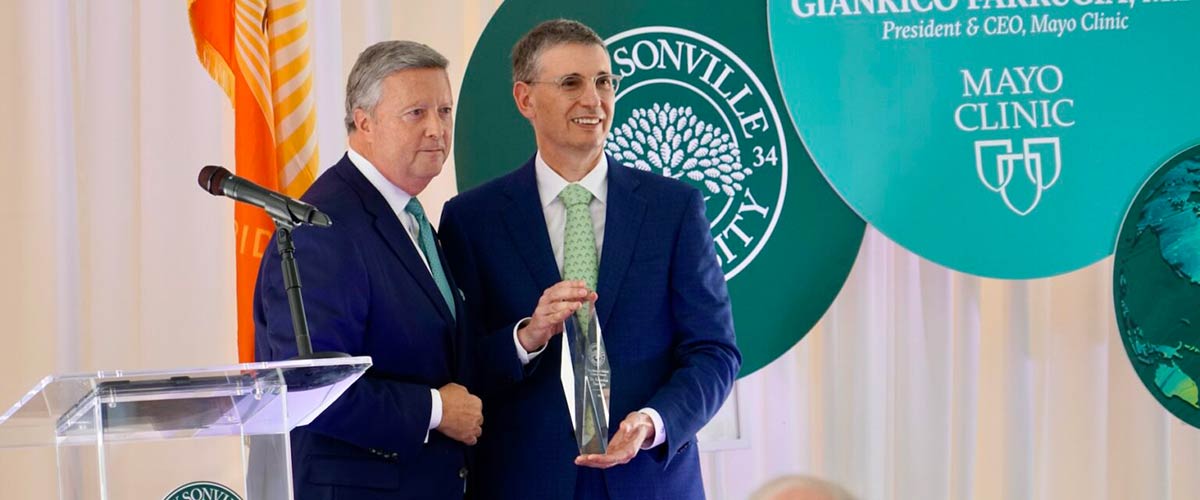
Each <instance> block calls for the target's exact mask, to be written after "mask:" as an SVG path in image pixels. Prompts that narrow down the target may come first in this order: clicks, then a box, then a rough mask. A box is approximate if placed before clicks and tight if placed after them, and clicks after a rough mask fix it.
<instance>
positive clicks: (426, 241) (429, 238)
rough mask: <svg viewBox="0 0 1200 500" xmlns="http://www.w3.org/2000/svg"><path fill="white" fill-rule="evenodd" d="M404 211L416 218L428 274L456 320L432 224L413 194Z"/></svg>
mask: <svg viewBox="0 0 1200 500" xmlns="http://www.w3.org/2000/svg"><path fill="white" fill-rule="evenodd" d="M404 211H405V212H408V213H410V214H412V216H413V217H414V218H416V219H417V241H418V242H419V243H420V244H421V252H423V253H425V261H426V262H428V263H429V274H432V275H433V282H434V283H436V284H437V287H438V291H439V292H442V299H444V300H445V301H446V306H448V307H449V308H450V316H451V317H453V318H454V319H456V320H457V319H458V315H457V314H456V313H455V312H454V296H453V295H451V294H450V282H449V281H446V271H445V270H444V269H443V268H442V259H441V258H439V257H438V249H437V243H435V242H434V241H433V226H430V225H429V219H428V218H426V217H425V209H424V208H422V207H421V202H420V201H417V197H416V196H414V197H412V198H410V199H409V200H408V205H405V206H404Z"/></svg>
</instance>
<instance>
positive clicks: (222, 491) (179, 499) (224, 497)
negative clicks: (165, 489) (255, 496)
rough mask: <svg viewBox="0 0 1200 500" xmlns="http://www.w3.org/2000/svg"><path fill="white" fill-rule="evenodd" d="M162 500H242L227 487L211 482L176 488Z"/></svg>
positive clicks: (197, 482)
mask: <svg viewBox="0 0 1200 500" xmlns="http://www.w3.org/2000/svg"><path fill="white" fill-rule="evenodd" d="M163 500H242V497H241V495H238V494H237V492H236V491H233V490H232V489H230V488H229V487H228V486H225V485H222V484H218V483H214V482H211V481H196V482H193V483H188V484H185V485H183V486H180V487H178V488H176V489H175V491H172V492H170V493H168V494H167V496H166V497H164V498H163Z"/></svg>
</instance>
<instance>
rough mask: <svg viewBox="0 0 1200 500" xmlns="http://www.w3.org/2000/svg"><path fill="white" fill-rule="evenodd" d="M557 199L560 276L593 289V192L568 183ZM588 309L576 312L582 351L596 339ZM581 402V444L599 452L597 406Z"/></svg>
mask: <svg viewBox="0 0 1200 500" xmlns="http://www.w3.org/2000/svg"><path fill="white" fill-rule="evenodd" d="M558 198H559V199H561V200H562V202H563V204H565V205H566V206H567V227H566V230H565V231H563V279H565V280H583V282H584V283H585V284H586V285H587V288H588V290H595V289H596V273H597V266H596V260H597V259H596V233H595V230H594V228H593V227H592V211H591V210H590V209H588V204H589V203H591V201H592V193H590V192H588V190H587V189H586V188H584V187H583V186H580V185H579V184H575V183H571V184H568V185H567V187H565V188H563V190H562V192H561V193H559V194H558ZM589 309H590V308H587V307H580V308H579V310H577V311H576V312H575V317H576V318H578V319H579V336H580V338H581V339H582V344H583V345H581V346H579V348H580V349H581V350H582V352H583V353H588V352H591V351H592V350H593V349H594V348H595V346H594V344H593V343H594V342H595V341H596V339H592V338H589V336H588V321H589V320H590V319H591V318H589V317H588V310H589ZM585 356H586V354H585ZM583 369H584V368H583V367H576V370H575V371H576V377H578V376H579V374H580V373H582V371H583ZM582 403H583V407H582V408H579V411H580V412H582V413H581V415H582V417H583V418H582V419H583V428H582V430H583V432H582V433H581V438H582V442H581V445H583V446H584V447H585V448H586V449H590V450H591V452H593V453H597V452H601V451H600V449H602V448H598V447H600V446H602V444H601V443H597V442H596V441H598V440H600V439H602V437H601V436H599V435H597V434H598V433H597V428H596V419H597V418H599V415H598V408H596V406H595V404H594V402H593V398H590V397H584V398H582ZM581 451H582V450H581ZM601 453H602V452H601Z"/></svg>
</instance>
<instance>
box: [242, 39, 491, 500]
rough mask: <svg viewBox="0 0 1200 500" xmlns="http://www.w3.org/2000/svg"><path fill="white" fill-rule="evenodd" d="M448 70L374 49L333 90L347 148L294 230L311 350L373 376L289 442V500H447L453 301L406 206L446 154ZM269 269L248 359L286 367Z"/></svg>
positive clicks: (431, 57)
mask: <svg viewBox="0 0 1200 500" xmlns="http://www.w3.org/2000/svg"><path fill="white" fill-rule="evenodd" d="M446 64H447V62H446V59H445V58H444V57H442V56H441V55H440V54H438V53H437V52H435V51H434V50H433V49H431V48H429V47H426V46H424V45H421V44H419V43H415V42H399V41H393V42H381V43H378V44H375V45H373V46H371V47H369V48H368V49H367V50H365V51H364V52H363V53H362V54H361V55H360V56H359V58H358V61H357V62H356V63H355V64H354V69H353V70H352V71H351V72H350V78H349V82H348V83H347V85H346V121H345V124H346V128H347V130H348V131H349V146H350V147H349V151H347V152H346V155H345V156H343V157H342V159H341V161H339V162H338V163H337V164H336V165H334V166H333V167H332V168H330V169H329V170H327V171H326V172H325V173H323V174H322V175H321V176H320V177H319V178H318V179H317V180H316V181H315V182H314V183H313V185H312V186H311V187H310V188H309V189H308V191H307V192H306V193H305V194H304V196H303V198H302V199H303V200H305V201H307V202H309V203H311V204H313V205H315V206H317V207H319V208H320V209H321V210H322V211H324V212H325V213H326V214H328V215H329V216H330V218H332V219H333V225H332V226H331V227H329V228H325V229H321V228H310V227H304V228H300V229H298V230H296V232H295V234H294V239H295V245H296V258H297V259H298V261H299V263H300V273H301V276H302V278H303V283H304V294H305V295H304V304H305V307H306V309H307V312H308V320H309V325H310V328H311V335H312V342H313V349H314V350H315V351H340V352H345V353H349V354H352V355H356V356H357V355H362V356H371V357H372V358H373V359H374V364H373V366H372V367H371V368H370V369H369V370H368V371H367V372H366V374H364V376H363V377H362V378H361V379H359V380H358V381H357V382H355V383H354V385H352V386H351V387H350V388H349V389H348V390H347V391H346V392H345V394H344V395H342V397H341V398H340V399H338V400H337V401H336V402H334V403H333V404H332V405H331V406H330V407H329V408H328V409H327V410H326V411H325V412H324V413H323V414H322V415H321V416H320V417H318V418H317V419H315V420H314V421H313V422H312V423H311V424H309V425H308V426H305V427H298V428H296V430H294V431H293V432H292V434H291V446H292V470H293V477H294V486H295V495H296V496H295V497H296V498H297V500H312V499H333V498H354V499H359V500H370V499H381V500H382V499H389V500H395V499H406V498H412V499H426V498H461V497H462V496H463V491H464V481H465V477H466V475H467V470H466V468H465V464H466V459H465V455H466V446H470V445H474V444H475V442H476V440H477V439H478V437H479V436H480V434H481V432H482V431H481V424H482V423H483V416H482V413H481V410H482V409H481V402H480V400H479V398H477V397H475V396H474V395H472V394H470V393H468V391H467V390H466V388H465V387H464V386H463V385H462V384H463V383H464V380H465V379H466V377H467V369H468V368H469V363H467V362H465V360H466V359H467V356H468V354H467V347H468V346H467V345H466V343H465V342H464V335H465V329H464V328H463V327H461V326H460V325H463V324H464V322H465V319H466V318H464V316H465V314H464V312H463V305H462V302H461V298H460V296H459V293H458V292H457V288H456V286H455V283H454V280H453V278H452V277H451V276H450V273H449V270H448V268H447V267H446V266H445V265H444V262H445V256H444V255H443V254H442V253H441V251H440V248H439V247H438V244H437V240H436V237H435V236H436V235H435V234H434V233H433V230H432V228H431V226H430V224H429V221H428V220H427V218H426V216H425V213H424V210H423V208H422V207H421V205H420V202H418V201H417V198H416V196H417V195H418V194H419V193H420V192H421V191H422V190H423V189H425V186H427V185H428V184H429V182H430V181H431V180H433V178H434V176H436V175H438V173H440V172H441V169H442V163H443V162H444V161H445V160H446V156H447V151H449V149H450V133H451V129H452V125H453V124H452V119H453V116H454V115H453V112H452V111H453V109H452V106H453V97H452V96H451V91H450V81H449V79H448V77H447V75H446V69H445V68H446ZM279 262H280V260H279V257H278V255H276V254H275V253H274V252H269V253H267V254H266V256H264V258H263V261H262V265H261V268H260V270H259V277H258V286H257V292H256V296H255V308H254V309H255V310H254V319H255V327H256V331H255V347H256V355H257V357H258V359H259V360H282V359H288V358H290V357H292V356H295V355H296V347H295V340H294V339H293V335H292V322H291V317H290V315H289V309H288V302H287V296H286V294H285V290H284V288H283V279H282V276H281V271H280V266H279Z"/></svg>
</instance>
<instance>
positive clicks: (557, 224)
mask: <svg viewBox="0 0 1200 500" xmlns="http://www.w3.org/2000/svg"><path fill="white" fill-rule="evenodd" d="M533 170H534V176H535V178H536V179H537V188H538V198H540V199H541V202H542V215H543V216H544V217H545V218H546V232H547V233H548V235H549V236H550V248H551V250H553V251H554V263H555V264H557V265H558V273H559V275H560V276H561V275H562V270H563V245H564V240H565V236H564V235H565V233H566V228H567V205H566V204H565V203H563V201H562V200H561V199H559V197H558V195H559V193H561V192H562V190H563V189H565V188H566V187H567V186H568V185H569V184H570V183H569V182H567V180H566V179H563V178H562V176H561V175H558V172H555V171H554V169H552V168H550V165H548V164H547V163H546V160H545V159H543V158H542V152H541V151H538V153H537V155H536V156H535V157H534V160H533ZM578 184H579V185H580V186H583V188H584V189H587V190H588V192H589V193H592V201H591V202H590V203H588V210H589V211H590V212H591V214H592V231H593V232H594V234H595V235H596V256H597V259H596V264H597V265H599V263H600V259H602V258H603V257H604V256H603V255H602V253H601V252H602V250H603V248H604V222H605V211H606V210H607V208H608V205H607V202H608V158H607V157H606V156H605V155H600V161H598V162H597V163H596V165H595V166H594V167H592V170H591V171H590V172H588V173H587V175H585V176H583V178H582V179H580V180H579V182H578ZM528 320H529V318H526V319H523V320H521V321H519V322H517V325H516V326H514V327H513V343H514V344H516V346H517V358H519V359H520V360H521V364H522V365H527V364H529V362H530V361H532V360H533V358H536V357H537V356H538V355H539V354H541V353H542V351H545V350H546V348H545V347H544V346H543V347H542V348H541V349H539V350H537V351H534V352H528V351H526V350H525V348H524V347H522V346H521V342H520V340H519V339H518V338H517V330H518V329H520V327H521V326H522V325H524V324H525V323H526V321H528ZM639 411H641V412H642V413H645V414H646V415H647V416H649V417H650V420H651V421H653V422H654V441H653V442H652V443H650V444H649V445H647V446H643V447H642V449H650V448H653V447H655V446H658V445H660V444H662V443H664V442H666V440H667V434H666V429H664V427H663V421H662V416H661V415H659V413H658V411H657V410H655V409H653V408H642V409H641V410H639ZM572 421H574V420H572Z"/></svg>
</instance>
